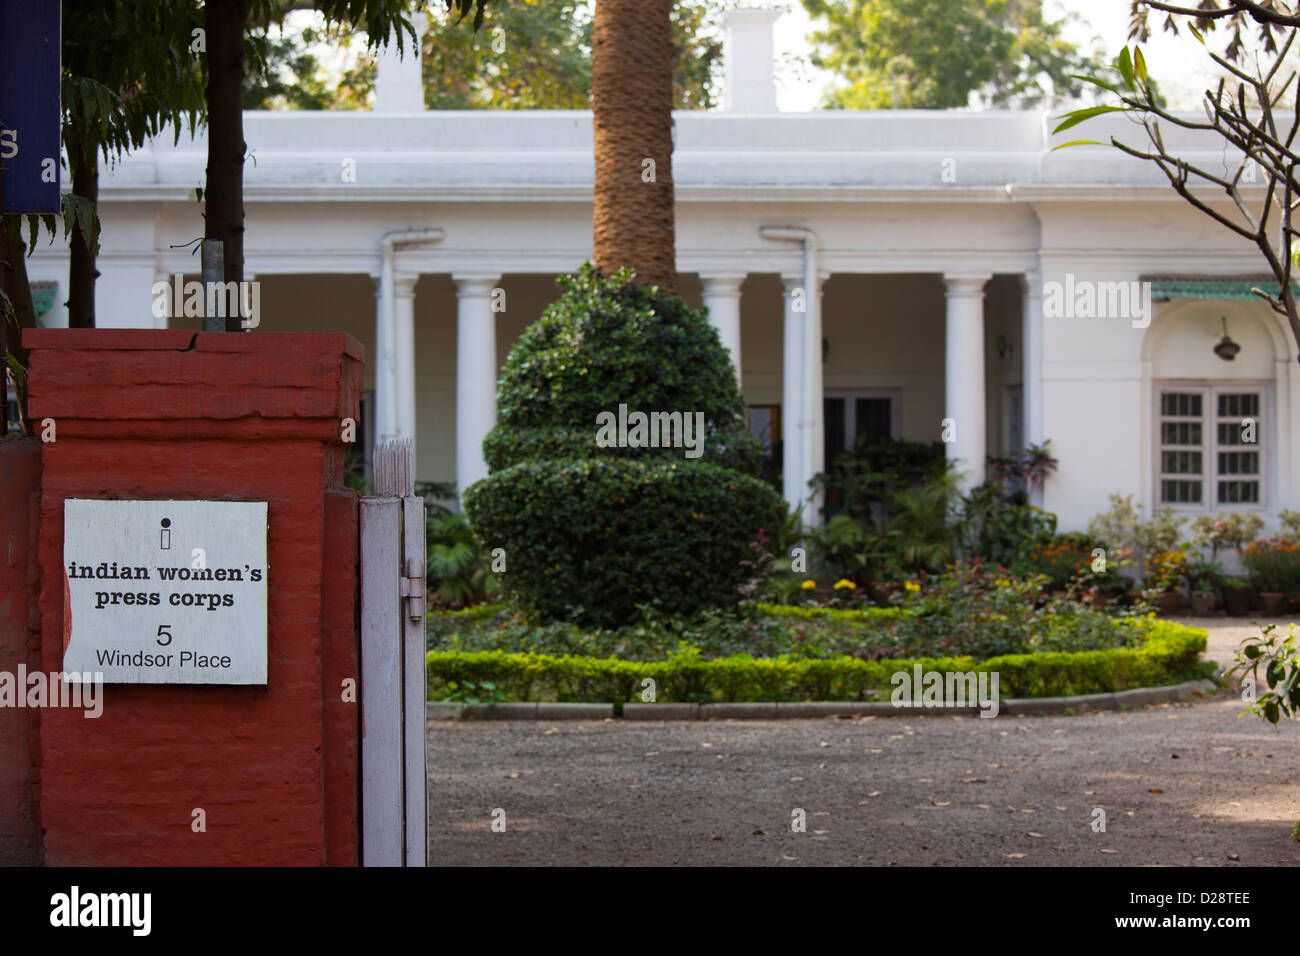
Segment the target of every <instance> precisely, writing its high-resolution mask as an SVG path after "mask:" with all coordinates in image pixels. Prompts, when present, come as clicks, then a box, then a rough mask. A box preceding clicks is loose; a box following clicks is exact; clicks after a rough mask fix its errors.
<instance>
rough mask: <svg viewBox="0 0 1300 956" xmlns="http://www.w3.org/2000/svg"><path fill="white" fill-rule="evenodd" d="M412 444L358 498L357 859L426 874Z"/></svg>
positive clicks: (421, 594) (420, 542) (420, 509)
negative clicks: (368, 493) (416, 869)
mask: <svg viewBox="0 0 1300 956" xmlns="http://www.w3.org/2000/svg"><path fill="white" fill-rule="evenodd" d="M414 462H415V446H414V443H413V442H412V441H411V440H410V439H404V440H400V441H390V442H385V443H384V444H382V445H379V446H377V447H376V448H375V458H374V476H375V477H374V486H375V495H374V497H365V498H362V499H361V859H362V865H364V866H424V865H425V864H426V863H427V854H428V836H427V833H426V826H427V820H426V816H425V782H426V776H425V766H424V721H425V706H424V700H425V666H424V648H425V596H426V594H425V580H424V575H425V552H424V548H425V537H424V499H423V498H419V497H417V496H416V495H415V474H414Z"/></svg>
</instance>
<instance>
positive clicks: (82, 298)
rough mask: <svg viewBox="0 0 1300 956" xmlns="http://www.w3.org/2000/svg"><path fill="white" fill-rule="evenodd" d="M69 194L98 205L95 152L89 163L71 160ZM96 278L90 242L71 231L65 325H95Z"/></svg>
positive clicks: (97, 274) (97, 161)
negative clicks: (70, 188)
mask: <svg viewBox="0 0 1300 956" xmlns="http://www.w3.org/2000/svg"><path fill="white" fill-rule="evenodd" d="M72 194H73V195H74V196H81V197H83V198H85V199H88V200H90V204H91V206H92V207H97V206H98V203H99V153H98V152H94V153H92V154H91V156H90V160H89V162H87V161H86V159H85V158H84V157H83V158H81V159H77V160H75V161H74V162H73V166H72ZM93 238H94V237H93V236H92V240H93ZM98 277H99V271H98V270H97V269H96V268H95V248H94V243H93V241H92V242H91V243H90V244H89V245H88V244H87V243H86V241H85V240H84V239H83V238H82V235H81V230H80V229H74V230H72V248H71V249H70V250H69V257H68V328H70V329H93V328H94V327H95V280H96V279H97V278H98Z"/></svg>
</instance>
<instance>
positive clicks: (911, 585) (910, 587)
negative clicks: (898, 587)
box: [903, 581, 921, 592]
mask: <svg viewBox="0 0 1300 956" xmlns="http://www.w3.org/2000/svg"><path fill="white" fill-rule="evenodd" d="M903 587H904V588H906V589H907V590H909V591H912V592H916V591H919V590H921V585H919V584H917V583H916V582H915V581H906V582H904V583H903Z"/></svg>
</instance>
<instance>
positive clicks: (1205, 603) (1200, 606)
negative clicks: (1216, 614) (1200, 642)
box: [1192, 594, 1214, 617]
mask: <svg viewBox="0 0 1300 956" xmlns="http://www.w3.org/2000/svg"><path fill="white" fill-rule="evenodd" d="M1213 611H1214V595H1213V594H1211V595H1210V596H1209V597H1201V596H1200V595H1199V594H1193V595H1192V613H1193V614H1194V615H1196V616H1197V617H1208V616H1209V615H1210V614H1211V613H1212V612H1213Z"/></svg>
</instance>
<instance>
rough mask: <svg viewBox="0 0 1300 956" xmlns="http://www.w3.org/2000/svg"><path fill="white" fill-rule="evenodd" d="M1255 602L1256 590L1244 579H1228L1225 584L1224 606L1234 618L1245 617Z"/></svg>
mask: <svg viewBox="0 0 1300 956" xmlns="http://www.w3.org/2000/svg"><path fill="white" fill-rule="evenodd" d="M1254 602H1255V589H1254V588H1253V587H1252V586H1251V584H1250V582H1249V581H1246V580H1244V579H1242V578H1227V579H1225V580H1224V582H1223V604H1224V607H1226V608H1227V609H1228V613H1229V614H1230V615H1232V616H1233V617H1245V616H1246V615H1247V614H1249V613H1250V606H1251V605H1252V604H1253V603H1254Z"/></svg>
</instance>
